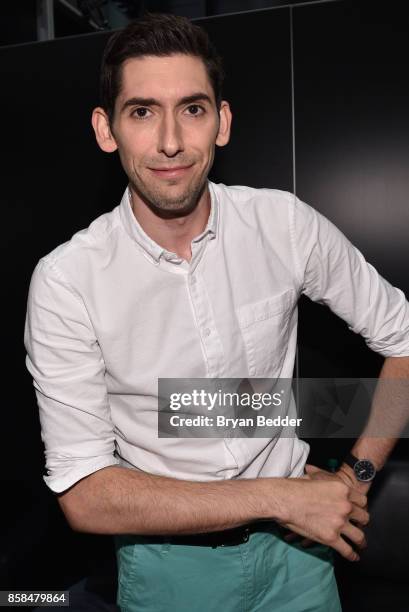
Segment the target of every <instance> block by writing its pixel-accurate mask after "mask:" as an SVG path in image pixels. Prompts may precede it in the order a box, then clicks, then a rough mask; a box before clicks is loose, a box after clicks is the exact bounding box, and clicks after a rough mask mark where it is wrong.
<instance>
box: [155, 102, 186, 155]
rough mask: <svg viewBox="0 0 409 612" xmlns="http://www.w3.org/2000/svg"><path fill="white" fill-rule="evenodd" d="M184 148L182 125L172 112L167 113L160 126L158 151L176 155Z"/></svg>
mask: <svg viewBox="0 0 409 612" xmlns="http://www.w3.org/2000/svg"><path fill="white" fill-rule="evenodd" d="M183 149H184V146H183V134H182V126H181V125H180V124H179V123H178V120H177V118H176V117H175V116H174V114H173V113H172V112H169V113H166V115H164V116H163V118H162V121H161V124H160V128H159V138H158V152H159V153H165V155H167V156H168V157H174V156H175V155H177V154H178V153H179V152H180V151H183Z"/></svg>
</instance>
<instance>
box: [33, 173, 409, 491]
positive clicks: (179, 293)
mask: <svg viewBox="0 0 409 612" xmlns="http://www.w3.org/2000/svg"><path fill="white" fill-rule="evenodd" d="M208 185H209V190H210V195H211V211H210V215H209V219H208V223H207V227H206V229H205V231H204V232H203V233H202V234H200V235H199V236H197V237H196V238H195V239H194V240H192V243H191V248H192V258H191V261H190V262H187V261H186V260H184V259H182V258H180V257H179V256H178V255H176V254H175V253H171V252H168V251H166V250H165V249H164V248H162V247H161V246H159V245H158V244H156V243H155V242H154V241H153V240H152V239H151V238H150V237H149V236H148V235H147V234H146V233H145V232H144V230H143V229H142V227H141V226H140V224H139V223H138V222H137V220H136V218H135V216H134V214H133V212H132V208H131V204H130V199H129V192H128V190H126V191H125V194H124V196H123V198H122V201H121V203H120V205H119V206H117V207H116V208H114V209H113V210H112V211H111V212H109V213H107V214H103V215H102V216H100V217H98V218H97V219H96V220H95V221H94V222H93V223H91V225H90V226H89V227H88V228H87V229H85V230H82V231H80V232H78V233H76V234H75V235H74V236H73V237H72V239H71V240H69V241H68V242H66V243H64V244H62V245H60V246H59V247H57V248H56V249H55V250H54V251H52V252H51V253H50V254H48V255H47V256H46V257H43V258H42V259H41V260H40V261H39V263H38V264H37V266H36V268H35V270H34V272H33V276H32V280H31V285H30V291H29V298H28V308H27V318H26V327H25V346H26V350H27V360H26V363H27V367H28V370H29V371H30V373H31V375H32V376H33V380H34V387H35V390H36V394H37V401H38V405H39V411H40V422H41V435H42V440H43V442H44V445H45V456H46V468H47V474H48V475H47V476H44V480H45V482H46V484H47V485H48V486H49V487H50V488H51V489H52V490H53V491H55V492H61V491H64V490H65V489H67V488H68V487H70V486H71V485H73V484H74V483H76V482H77V481H78V480H80V479H81V478H84V477H85V476H87V475H89V474H91V473H93V472H95V471H96V470H99V469H101V468H103V467H106V466H109V465H116V464H119V465H123V466H126V467H130V468H134V469H139V470H143V471H147V472H150V473H153V474H160V475H165V476H170V477H175V478H181V479H189V480H201V481H205V480H220V479H229V478H254V477H267V476H277V477H296V476H299V475H301V474H302V473H303V468H304V464H305V462H306V458H307V455H308V452H309V445H308V444H307V443H306V442H304V441H302V440H300V439H298V438H297V437H295V438H294V437H291V438H290V437H288V438H283V437H277V438H272V439H271V438H240V437H237V438H199V439H198V438H191V439H189V438H159V437H158V429H157V410H158V377H164V378H213V377H214V378H224V377H229V378H240V377H255V378H258V377H262V378H267V377H279V376H280V377H286V378H291V377H292V375H293V367H294V358H295V350H296V334H297V300H298V298H299V296H300V294H301V293H304V294H306V295H307V296H309V297H310V298H311V299H313V300H315V301H318V302H320V303H325V304H327V305H328V306H329V307H330V308H331V309H332V310H333V311H334V312H335V313H336V314H338V315H339V316H340V317H342V318H343V319H344V320H345V321H347V323H348V325H349V327H350V329H352V330H353V331H354V332H356V333H360V334H362V335H363V337H364V338H365V340H366V342H367V344H368V345H369V347H371V348H372V349H373V350H375V351H377V352H379V353H381V354H382V355H384V356H401V355H409V307H408V306H409V305H408V303H407V302H406V300H405V296H404V294H403V293H402V291H400V290H399V289H397V288H394V287H392V286H391V285H390V284H389V283H388V282H387V281H386V280H384V279H383V278H382V277H381V276H380V275H379V274H378V273H377V272H376V270H375V269H374V268H373V267H372V266H371V265H370V264H368V263H367V262H366V261H365V259H364V257H363V256H362V254H361V253H360V252H359V251H358V250H357V249H356V248H355V247H354V246H353V245H352V244H351V243H350V242H349V241H348V240H347V239H346V238H345V236H344V235H343V234H342V233H341V232H340V231H339V230H338V229H337V228H336V227H335V226H334V225H333V224H332V223H331V222H330V221H328V220H327V219H326V218H325V217H324V216H322V215H321V214H319V213H318V212H317V211H315V210H314V209H313V208H311V207H310V206H308V205H307V204H304V203H303V202H301V201H300V200H299V199H297V198H296V197H295V196H294V195H292V194H290V193H287V192H283V191H278V190H274V189H252V188H249V187H242V186H235V187H228V186H225V185H223V184H214V183H211V182H209V183H208Z"/></svg>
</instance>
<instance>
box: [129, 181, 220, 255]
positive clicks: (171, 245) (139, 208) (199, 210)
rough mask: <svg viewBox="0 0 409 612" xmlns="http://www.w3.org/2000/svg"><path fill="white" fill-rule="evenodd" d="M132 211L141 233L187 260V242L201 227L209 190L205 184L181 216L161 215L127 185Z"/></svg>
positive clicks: (205, 217)
mask: <svg viewBox="0 0 409 612" xmlns="http://www.w3.org/2000/svg"><path fill="white" fill-rule="evenodd" d="M129 189H130V193H131V204H132V210H133V213H134V215H135V218H136V220H137V221H138V223H139V225H140V226H141V227H142V229H143V230H144V232H145V233H146V234H147V235H148V236H149V238H151V239H152V240H153V241H154V242H156V243H157V244H159V245H160V246H161V247H163V248H164V249H166V250H167V251H171V252H173V253H176V254H177V255H179V256H180V257H182V258H183V259H186V260H187V261H190V259H191V256H192V251H191V244H190V243H191V242H192V240H193V239H194V238H196V236H199V235H200V234H201V233H202V232H203V231H204V229H205V227H206V224H207V222H208V220H209V214H210V192H209V188H208V185H207V184H206V186H205V189H204V190H203V193H202V195H201V196H200V199H199V201H198V203H197V205H196V206H195V208H194V209H193V210H192V211H191V212H189V213H188V214H187V215H185V216H183V217H173V218H169V219H166V218H162V217H159V216H158V215H156V214H155V213H154V212H153V211H152V209H151V208H150V207H149V206H148V205H147V204H146V203H145V202H144V201H143V200H142V199H141V198H140V197H139V196H138V195H137V194H136V193H135V192H134V191H133V189H132V187H131V186H130V187H129Z"/></svg>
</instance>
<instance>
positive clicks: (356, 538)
mask: <svg viewBox="0 0 409 612" xmlns="http://www.w3.org/2000/svg"><path fill="white" fill-rule="evenodd" d="M341 533H343V534H344V535H346V536H347V538H349V539H350V540H351V542H353V543H354V544H356V545H357V546H358V547H359V548H366V546H367V543H366V538H365V534H364V532H363V531H362V529H360V528H359V527H356V526H355V525H353V524H352V523H350V522H349V521H348V522H347V523H346V524H345V525H344V527H343V528H342V530H341Z"/></svg>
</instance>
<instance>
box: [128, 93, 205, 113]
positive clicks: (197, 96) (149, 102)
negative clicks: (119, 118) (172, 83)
mask: <svg viewBox="0 0 409 612" xmlns="http://www.w3.org/2000/svg"><path fill="white" fill-rule="evenodd" d="M194 102H209V104H210V105H212V99H211V98H210V96H208V95H207V94H206V93H204V92H201V91H199V92H197V93H194V94H192V95H190V96H184V97H183V98H180V100H178V102H177V106H183V105H184V104H193V103H194ZM129 106H161V103H160V102H159V100H156V99H155V98H138V97H133V98H129V100H126V102H124V103H123V105H122V107H121V113H122V112H123V111H124V110H126V109H127V108H128V107H129Z"/></svg>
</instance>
